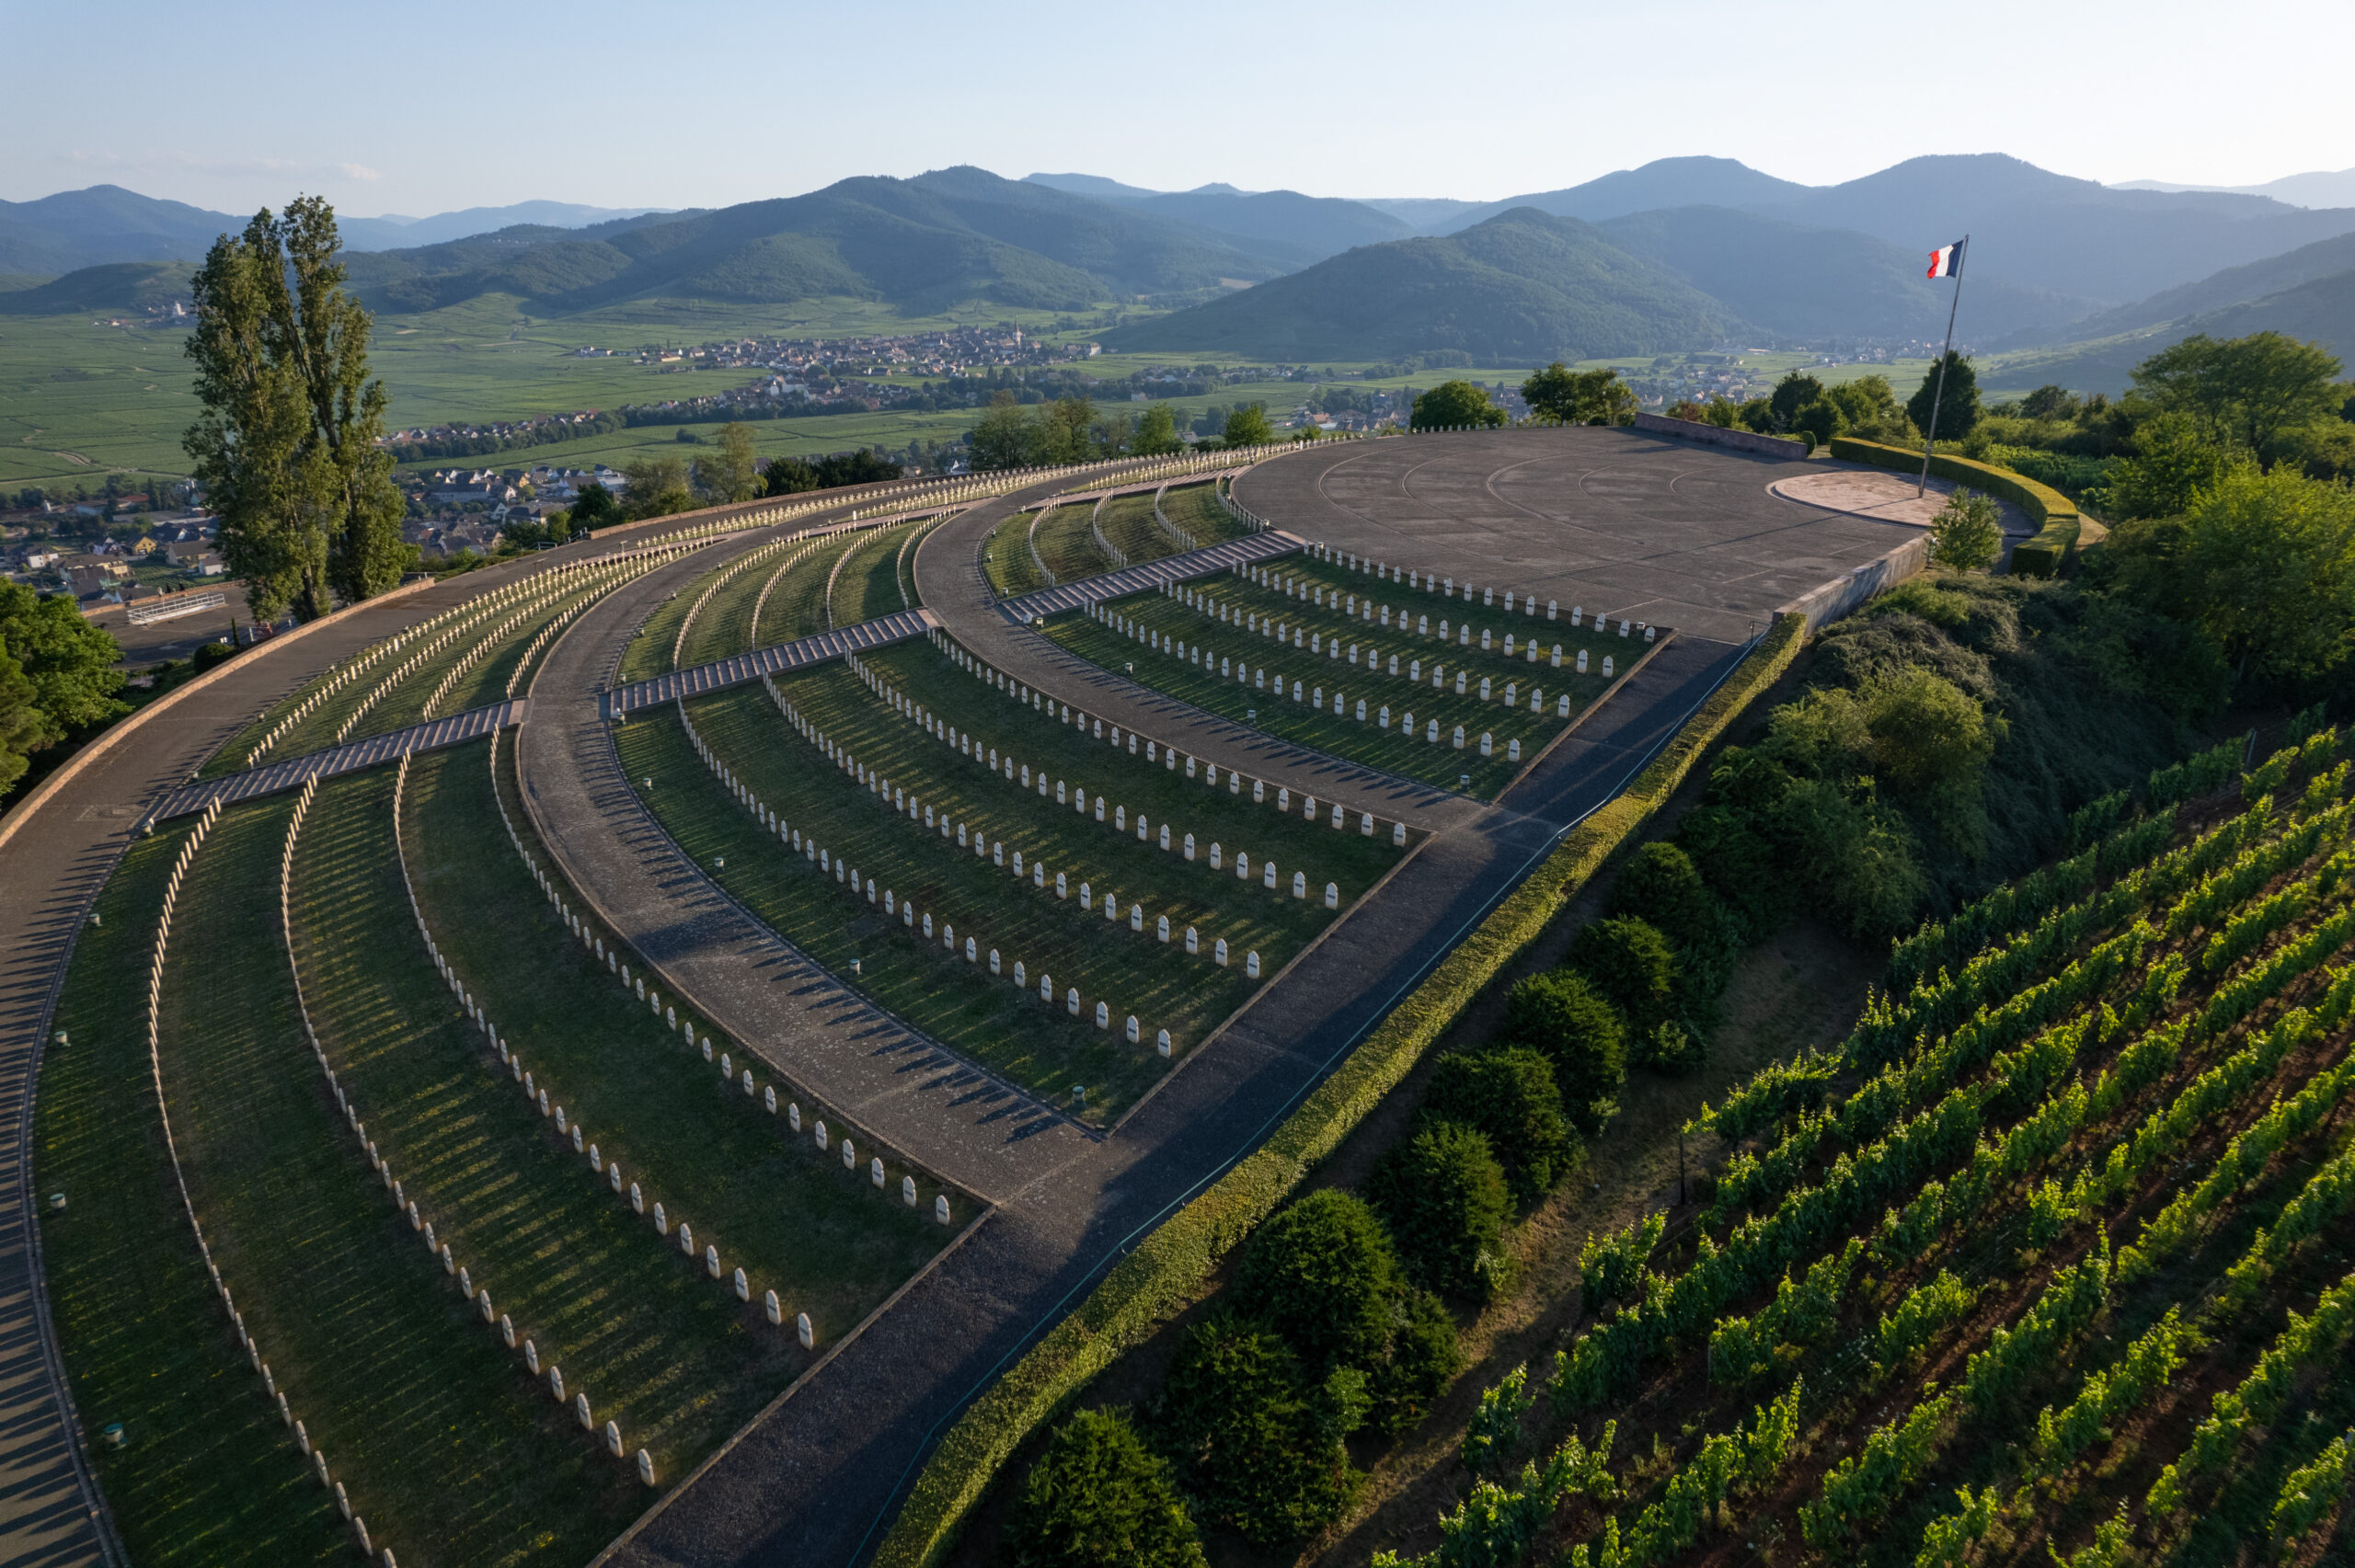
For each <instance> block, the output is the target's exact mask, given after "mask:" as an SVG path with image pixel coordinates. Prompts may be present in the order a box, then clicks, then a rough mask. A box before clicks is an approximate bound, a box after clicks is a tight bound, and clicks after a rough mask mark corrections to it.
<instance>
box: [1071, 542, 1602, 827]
mask: <svg viewBox="0 0 2355 1568" xmlns="http://www.w3.org/2000/svg"><path fill="white" fill-rule="evenodd" d="M1282 569H1283V571H1284V572H1285V574H1287V575H1288V576H1290V577H1292V578H1299V579H1302V580H1304V581H1307V582H1311V583H1323V584H1325V585H1327V587H1328V589H1329V588H1338V589H1340V590H1341V591H1342V592H1344V593H1358V592H1361V591H1362V590H1363V589H1366V587H1367V585H1368V583H1369V582H1371V581H1372V579H1371V578H1367V577H1364V576H1363V575H1361V574H1357V573H1352V572H1350V571H1348V570H1347V569H1346V568H1343V567H1327V566H1323V565H1320V564H1318V563H1315V562H1306V561H1299V560H1288V561H1286V562H1285V563H1284V567H1283V568H1282ZM1391 586H1392V585H1388V584H1379V583H1376V584H1373V587H1374V589H1375V590H1376V591H1377V594H1379V593H1380V590H1382V589H1388V588H1390V587H1391ZM1198 591H1199V592H1200V593H1203V594H1206V595H1208V596H1210V599H1211V600H1212V601H1213V602H1214V603H1216V604H1221V605H1225V606H1228V607H1230V611H1231V612H1233V613H1235V614H1245V615H1248V614H1257V615H1260V616H1264V617H1268V618H1269V619H1271V620H1273V621H1276V622H1278V623H1280V624H1281V625H1282V626H1283V627H1284V628H1285V629H1286V631H1287V632H1290V631H1292V630H1293V629H1295V628H1297V629H1299V630H1302V631H1305V632H1309V633H1312V634H1315V635H1320V636H1324V637H1326V638H1327V639H1328V641H1329V640H1331V639H1333V638H1335V637H1336V636H1338V638H1340V639H1342V647H1343V648H1344V653H1343V657H1342V658H1332V657H1331V655H1330V650H1329V649H1328V650H1327V654H1326V655H1324V656H1322V657H1320V656H1318V655H1316V654H1315V653H1312V652H1310V651H1309V650H1307V649H1299V650H1296V651H1290V652H1287V653H1278V652H1277V651H1275V645H1274V642H1273V639H1272V638H1271V637H1269V635H1265V634H1264V633H1254V632H1249V631H1245V630H1241V629H1240V628H1239V627H1238V626H1236V625H1235V624H1221V623H1220V622H1218V621H1217V620H1216V619H1214V618H1213V617H1212V615H1211V614H1210V613H1207V612H1198V611H1195V610H1191V609H1189V608H1188V607H1187V606H1186V605H1185V604H1183V603H1181V602H1179V601H1177V600H1174V599H1166V598H1163V597H1161V596H1160V595H1157V594H1144V595H1140V596H1138V597H1136V598H1133V599H1127V600H1122V601H1119V602H1118V603H1116V604H1115V605H1113V606H1112V610H1113V612H1115V613H1119V614H1124V615H1127V616H1129V617H1130V618H1131V619H1132V620H1134V621H1136V622H1138V623H1140V624H1142V625H1143V627H1144V628H1146V629H1148V630H1157V631H1160V632H1161V633H1163V634H1164V635H1167V636H1172V637H1176V638H1178V639H1181V640H1183V641H1184V642H1185V643H1186V645H1187V648H1188V652H1189V661H1186V662H1181V661H1180V660H1179V659H1178V658H1177V656H1176V655H1175V654H1174V653H1172V654H1160V653H1156V652H1155V651H1154V650H1153V649H1152V648H1151V647H1147V646H1146V645H1145V644H1143V643H1142V642H1139V641H1135V640H1132V639H1131V638H1130V637H1127V636H1124V635H1120V633H1118V632H1115V631H1113V630H1112V629H1111V628H1109V627H1108V626H1105V625H1103V624H1098V623H1097V622H1095V621H1092V620H1089V619H1087V618H1086V617H1085V616H1079V615H1072V616H1065V617H1063V618H1062V619H1060V620H1058V621H1055V622H1052V623H1051V624H1049V627H1048V635H1051V636H1052V637H1053V638H1054V639H1055V640H1056V641H1057V642H1059V643H1061V644H1062V645H1063V647H1067V648H1069V649H1071V650H1072V651H1073V652H1074V653H1077V654H1078V655H1079V656H1080V657H1082V658H1086V659H1088V660H1090V661H1092V662H1094V663H1097V664H1099V665H1103V666H1105V667H1106V668H1108V669H1115V670H1124V671H1125V672H1126V673H1129V674H1131V675H1132V676H1133V677H1134V678H1135V679H1137V680H1139V681H1143V683H1144V684H1146V685H1148V686H1152V687H1154V688H1155V689H1156V690H1159V691H1164V692H1168V693H1169V694H1170V695H1172V696H1175V697H1177V698H1179V699H1181V700H1182V701H1185V702H1189V703H1192V704H1195V705H1197V706H1199V707H1202V708H1206V709H1208V710H1209V711H1211V712H1212V713H1217V714H1222V715H1225V716H1227V717H1230V718H1238V719H1244V720H1245V721H1246V722H1248V723H1251V724H1255V725H1258V727H1260V728H1262V729H1265V730H1268V731H1269V733H1271V734H1275V735H1281V736H1282V737H1283V738H1286V739H1289V740H1294V741H1297V742H1299V743H1300V744H1303V745H1306V746H1313V747H1315V748H1316V749H1317V750H1323V751H1327V752H1330V753H1331V754H1333V755H1334V756H1337V757H1343V758H1347V759H1348V760H1350V761H1358V762H1364V763H1366V764H1367V765H1369V766H1372V767H1377V768H1383V769H1385V770H1387V771H1389V772H1392V773H1401V774H1404V775H1406V776H1407V777H1410V778H1420V779H1425V780H1428V781H1430V782H1431V783H1434V784H1447V785H1454V784H1457V782H1458V779H1459V777H1460V776H1461V775H1463V774H1465V773H1468V774H1470V775H1471V782H1470V784H1469V785H1468V786H1466V787H1468V788H1469V789H1470V791H1471V792H1472V793H1473V794H1475V795H1490V794H1493V793H1494V792H1495V791H1497V790H1499V789H1500V788H1502V787H1503V786H1504V784H1506V783H1507V782H1509V781H1510V780H1511V778H1512V777H1513V775H1514V774H1516V773H1519V772H1520V771H1521V768H1522V765H1523V764H1525V763H1526V762H1527V761H1528V760H1529V759H1530V758H1531V757H1534V755H1535V754H1536V752H1537V750H1539V749H1541V748H1542V747H1544V746H1545V744H1546V743H1547V742H1549V741H1550V740H1552V738H1554V737H1555V736H1556V735H1557V734H1559V733H1560V732H1561V730H1562V728H1563V727H1564V726H1565V723H1566V721H1564V720H1562V719H1560V718H1557V716H1555V707H1554V703H1555V699H1556V698H1557V697H1558V696H1559V695H1560V694H1561V693H1562V692H1569V693H1570V694H1571V704H1570V711H1571V715H1572V716H1576V715H1577V714H1579V713H1580V711H1582V710H1583V709H1584V708H1585V706H1586V705H1587V704H1590V703H1591V702H1592V701H1594V700H1595V698H1596V697H1598V696H1599V695H1601V693H1602V692H1603V689H1604V688H1605V686H1606V685H1607V682H1606V681H1604V680H1603V676H1602V674H1601V670H1602V664H1601V657H1602V655H1603V652H1605V651H1606V650H1608V651H1610V652H1612V653H1614V654H1615V655H1616V656H1618V657H1619V658H1623V659H1626V660H1627V661H1629V662H1632V661H1633V660H1634V659H1635V658H1638V657H1640V654H1641V649H1642V647H1643V645H1642V644H1640V643H1637V642H1635V641H1633V640H1630V641H1627V642H1620V641H1619V640H1618V639H1617V638H1616V637H1605V638H1602V639H1597V640H1593V641H1591V643H1590V642H1589V640H1588V639H1586V638H1584V637H1581V636H1580V635H1579V634H1578V633H1574V632H1571V631H1570V629H1569V628H1568V626H1566V625H1563V624H1560V623H1554V624H1547V623H1545V622H1544V621H1542V620H1531V619H1528V618H1526V617H1523V616H1521V615H1519V614H1515V615H1511V616H1507V615H1506V614H1505V613H1504V612H1503V611H1502V609H1501V608H1498V609H1494V610H1490V611H1483V610H1480V609H1477V608H1472V609H1471V612H1470V614H1471V624H1472V625H1473V627H1474V628H1475V632H1474V646H1473V647H1469V648H1465V647H1457V646H1455V645H1454V644H1453V643H1451V644H1449V645H1447V646H1445V647H1442V645H1441V644H1440V643H1439V641H1438V637H1437V635H1436V633H1437V628H1438V624H1439V619H1440V612H1437V611H1436V610H1435V609H1434V608H1433V607H1432V604H1431V601H1432V600H1433V599H1434V598H1435V596H1429V595H1419V594H1416V593H1413V592H1411V591H1400V592H1398V593H1396V595H1395V598H1393V597H1391V596H1386V595H1385V596H1382V597H1379V598H1378V599H1377V602H1378V603H1379V602H1392V603H1394V604H1395V605H1396V606H1399V607H1405V606H1407V605H1408V604H1409V602H1410V601H1412V602H1411V607H1412V608H1413V610H1414V612H1416V613H1417V614H1418V615H1428V616H1429V617H1430V621H1431V624H1432V629H1433V634H1434V635H1432V636H1430V637H1428V638H1425V637H1419V636H1416V635H1412V634H1402V633H1400V632H1398V631H1396V630H1390V629H1385V628H1384V627H1382V626H1381V625H1380V624H1379V623H1378V621H1377V622H1376V623H1375V624H1373V626H1372V627H1369V626H1368V625H1367V624H1365V623H1364V622H1362V621H1360V620H1354V619H1351V618H1350V616H1348V615H1347V614H1346V613H1345V612H1340V611H1333V610H1322V609H1318V608H1317V607H1315V605H1314V604H1313V603H1311V602H1309V601H1306V600H1304V599H1293V598H1287V597H1286V596H1284V595H1283V594H1281V593H1280V592H1278V591H1276V590H1274V589H1265V588H1260V587H1258V586H1256V585H1254V584H1252V583H1250V582H1248V581H1247V580H1246V579H1244V578H1239V577H1234V576H1227V577H1222V578H1215V579H1212V580H1211V581H1210V582H1208V583H1205V584H1202V585H1198ZM1344 602H1345V603H1346V601H1344ZM1439 602H1454V601H1439ZM1361 603H1362V601H1361ZM1455 607H1456V608H1457V609H1458V610H1462V609H1465V608H1468V607H1465V606H1463V605H1461V604H1460V603H1458V604H1456V606H1455ZM1377 613H1378V612H1377ZM1454 628H1455V621H1454V619H1453V618H1451V623H1450V629H1451V631H1453V630H1454ZM1481 631H1488V632H1489V633H1491V634H1492V640H1493V642H1494V645H1495V646H1494V647H1493V649H1492V650H1491V651H1488V652H1485V653H1484V652H1483V651H1482V650H1481V649H1480V647H1478V635H1479V633H1480V632H1481ZM1507 632H1511V633H1512V634H1513V635H1515V636H1516V637H1520V636H1534V637H1536V638H1537V639H1539V646H1540V647H1542V648H1544V649H1545V657H1544V658H1540V659H1539V661H1538V662H1537V663H1536V664H1534V665H1533V664H1530V663H1529V662H1528V661H1527V660H1526V659H1525V658H1511V659H1509V658H1506V657H1505V655H1504V651H1503V648H1504V644H1503V637H1504V635H1505V634H1506V633H1507ZM1557 641H1558V642H1559V643H1560V644H1561V646H1562V652H1563V659H1564V664H1563V668H1562V669H1560V670H1556V669H1554V668H1552V665H1551V653H1552V648H1553V647H1554V645H1555V644H1556V643H1557ZM1360 644H1361V645H1362V646H1363V647H1364V648H1365V650H1366V652H1365V657H1367V658H1382V659H1383V660H1384V670H1383V672H1379V673H1369V672H1368V667H1367V666H1366V665H1364V664H1356V665H1353V664H1351V663H1350V660H1349V658H1348V657H1347V652H1346V650H1347V648H1348V647H1350V646H1352V645H1360ZM1580 646H1590V647H1591V648H1592V651H1593V653H1594V656H1595V657H1594V658H1593V659H1592V660H1591V669H1592V671H1593V673H1591V674H1589V675H1586V676H1580V675H1579V674H1577V673H1576V672H1575V670H1573V669H1572V668H1571V665H1572V663H1573V662H1574V661H1575V658H1576V652H1577V649H1578V648H1579V647H1580ZM1198 647H1208V649H1209V654H1210V657H1212V658H1222V657H1223V658H1240V659H1244V660H1246V661H1247V662H1249V664H1250V665H1251V667H1252V669H1253V670H1254V671H1255V677H1256V672H1257V671H1258V670H1261V669H1263V668H1268V669H1272V670H1275V671H1276V672H1277V673H1278V674H1281V675H1283V676H1286V677H1290V678H1292V679H1297V680H1301V681H1305V682H1308V683H1310V684H1311V685H1312V686H1314V685H1315V684H1316V683H1318V682H1320V681H1321V682H1330V683H1331V685H1328V686H1327V694H1326V702H1327V704H1328V705H1327V708H1325V709H1323V710H1313V709H1312V707H1311V706H1310V704H1309V703H1308V702H1303V703H1298V704H1295V703H1294V702H1293V701H1292V700H1291V699H1290V698H1288V697H1287V698H1284V699H1281V700H1280V699H1278V698H1276V697H1275V696H1274V694H1273V693H1272V692H1269V691H1268V690H1266V689H1264V688H1261V687H1259V686H1258V685H1256V684H1255V685H1254V686H1252V687H1249V688H1246V687H1245V686H1244V685H1243V684H1242V683H1241V682H1240V681H1237V680H1235V679H1234V678H1232V677H1228V678H1221V677H1219V676H1217V675H1216V674H1213V673H1211V672H1209V671H1207V670H1204V669H1203V668H1202V667H1201V666H1199V665H1195V664H1193V663H1191V662H1190V656H1191V655H1192V653H1193V652H1194V650H1195V649H1196V648H1198ZM1393 656H1395V657H1396V658H1398V659H1399V668H1400V670H1401V671H1402V672H1403V671H1406V670H1411V669H1412V668H1413V666H1412V665H1411V664H1410V663H1409V662H1408V661H1410V660H1413V659H1423V660H1426V661H1430V660H1437V661H1438V662H1440V663H1441V664H1442V665H1443V666H1444V667H1445V670H1446V671H1447V681H1448V685H1447V687H1446V689H1445V690H1444V691H1434V690H1433V689H1432V688H1431V686H1430V682H1429V673H1428V672H1429V670H1430V663H1428V662H1427V663H1426V664H1425V666H1424V669H1425V671H1426V678H1425V680H1424V681H1421V682H1416V681H1410V680H1408V679H1407V675H1406V674H1405V673H1401V674H1399V675H1396V676H1392V675H1390V674H1388V673H1387V672H1386V671H1387V662H1386V661H1387V659H1388V658H1390V657H1393ZM1262 660H1269V661H1272V662H1271V663H1269V664H1266V665H1263V664H1262V662H1261V661H1262ZM1459 668H1460V669H1462V670H1465V672H1466V674H1467V675H1468V676H1469V677H1470V679H1471V680H1473V681H1477V680H1478V679H1479V678H1480V677H1481V676H1483V675H1485V676H1487V677H1488V678H1489V679H1490V680H1491V681H1493V682H1495V685H1494V688H1493V691H1494V694H1495V696H1496V698H1497V699H1498V700H1497V701H1496V702H1493V703H1483V702H1481V701H1480V700H1479V698H1478V697H1477V695H1476V694H1467V695H1465V696H1462V697H1458V696H1456V695H1455V694H1454V689H1453V672H1454V671H1455V670H1458V669H1459ZM1505 681H1516V682H1520V683H1522V690H1521V692H1520V693H1519V696H1520V698H1521V701H1522V704H1525V703H1526V701H1527V697H1528V684H1529V683H1532V682H1534V683H1535V684H1536V685H1537V686H1539V687H1540V688H1542V689H1543V690H1544V691H1545V697H1546V707H1545V712H1543V713H1542V714H1533V713H1530V712H1529V711H1528V710H1527V708H1526V706H1525V705H1523V706H1520V707H1517V708H1515V709H1512V710H1507V709H1506V708H1505V707H1504V706H1503V705H1502V698H1503V694H1504V690H1503V688H1504V682H1505ZM1334 686H1338V689H1339V690H1340V691H1341V692H1342V693H1343V695H1344V696H1345V697H1346V698H1347V699H1348V702H1349V704H1350V712H1349V714H1348V715H1339V716H1337V715H1334V714H1332V713H1331V711H1330V708H1329V704H1330V703H1331V700H1332V689H1333V687H1334ZM1473 690H1474V692H1476V688H1474V689H1473ZM1360 698H1362V699H1364V701H1365V703H1366V705H1367V712H1368V715H1369V717H1368V718H1367V720H1366V721H1365V722H1363V723H1361V722H1360V721H1359V720H1358V719H1357V718H1356V717H1355V716H1354V715H1355V712H1356V704H1357V701H1358V700H1359V699H1360ZM1310 699H1311V701H1313V699H1314V692H1313V691H1312V692H1311V693H1310ZM1384 705H1387V706H1390V707H1392V708H1394V709H1395V710H1396V716H1395V719H1394V724H1403V721H1404V718H1405V715H1407V714H1408V713H1411V714H1413V715H1414V716H1415V721H1416V724H1417V726H1418V727H1421V726H1423V725H1426V724H1428V723H1429V722H1430V721H1431V720H1433V719H1437V720H1438V721H1439V724H1440V737H1441V739H1440V743H1439V744H1438V745H1437V746H1433V745H1431V744H1430V743H1429V742H1428V741H1426V740H1424V739H1423V738H1420V737H1416V738H1411V739H1410V738H1407V737H1406V736H1404V735H1403V734H1402V733H1401V731H1400V729H1399V728H1397V727H1393V728H1391V729H1390V730H1388V731H1387V732H1385V731H1384V730H1383V729H1382V728H1381V727H1380V726H1379V722H1378V712H1379V709H1380V707H1382V706H1384ZM1459 724H1460V725H1462V726H1464V728H1465V736H1466V743H1465V750H1462V751H1457V750H1454V749H1453V747H1452V745H1450V744H1449V742H1450V740H1451V739H1452V732H1453V727H1455V726H1456V725H1459ZM1483 731H1487V732H1489V733H1491V734H1493V735H1495V737H1496V755H1495V756H1493V757H1489V758H1485V759H1484V758H1483V757H1481V755H1480V754H1479V751H1478V749H1477V743H1476V738H1477V737H1478V735H1479V734H1480V733H1481V732H1483ZM1516 738H1517V739H1519V740H1520V741H1521V742H1522V762H1520V763H1516V762H1513V761H1509V760H1508V758H1507V755H1506V752H1507V744H1506V743H1507V742H1508V741H1511V740H1513V739H1516Z"/></svg>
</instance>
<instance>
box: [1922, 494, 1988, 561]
mask: <svg viewBox="0 0 2355 1568" xmlns="http://www.w3.org/2000/svg"><path fill="white" fill-rule="evenodd" d="M2003 549H2004V514H2003V509H2002V508H2000V507H1998V506H1997V505H1996V504H1995V498H1994V497H1993V496H1982V495H1981V494H1980V493H1979V492H1978V491H1976V490H1970V489H1961V488H1958V489H1957V490H1956V491H1955V493H1954V494H1953V495H1952V496H1950V497H1948V498H1947V504H1946V505H1945V506H1943V507H1940V508H1939V509H1938V515H1937V516H1936V517H1935V518H1933V519H1931V521H1930V559H1931V560H1933V561H1936V563H1937V564H1938V565H1939V566H1942V567H1946V568H1947V570H1948V571H1955V572H1975V571H1977V570H1979V569H1980V568H1981V567H1991V566H1993V565H1994V564H1995V557H1996V556H1997V555H2001V554H2002V553H2003Z"/></svg>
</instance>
